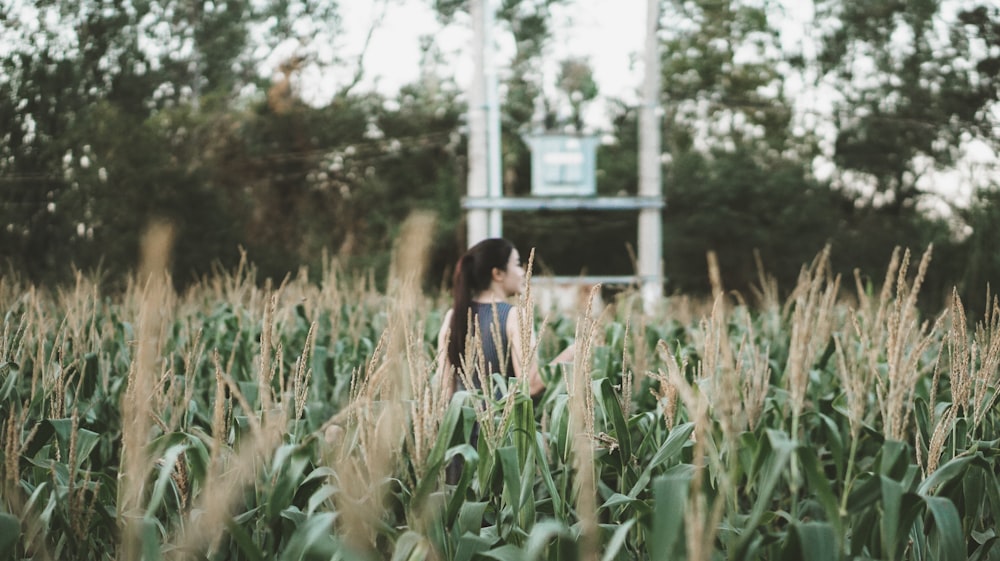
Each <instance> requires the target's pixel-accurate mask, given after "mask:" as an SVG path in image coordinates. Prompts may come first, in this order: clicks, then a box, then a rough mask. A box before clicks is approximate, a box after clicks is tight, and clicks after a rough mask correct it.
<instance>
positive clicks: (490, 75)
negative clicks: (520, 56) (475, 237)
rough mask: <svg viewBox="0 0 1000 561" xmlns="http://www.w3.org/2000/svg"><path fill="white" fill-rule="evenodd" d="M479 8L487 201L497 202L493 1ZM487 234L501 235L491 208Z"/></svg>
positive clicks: (499, 222) (499, 192)
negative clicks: (483, 72) (481, 37)
mask: <svg viewBox="0 0 1000 561" xmlns="http://www.w3.org/2000/svg"><path fill="white" fill-rule="evenodd" d="M484 4H485V5H484V9H483V19H484V21H483V37H484V38H483V44H484V45H485V52H484V56H483V64H484V66H485V67H486V70H485V74H486V80H485V83H486V121H487V124H486V131H487V133H486V145H487V158H486V159H487V162H488V163H487V170H488V171H487V180H488V183H487V185H488V188H487V192H488V193H489V196H490V198H493V199H499V198H500V197H502V196H503V178H502V177H501V169H502V166H501V159H500V158H501V151H500V101H499V99H498V92H497V66H496V60H494V56H493V54H494V51H495V45H494V44H493V27H494V23H493V19H494V18H493V12H494V8H493V2H492V1H491V0H484ZM489 235H490V237H491V238H499V237H502V236H503V212H502V211H501V210H500V209H493V210H491V211H490V213H489Z"/></svg>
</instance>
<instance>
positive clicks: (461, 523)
mask: <svg viewBox="0 0 1000 561" xmlns="http://www.w3.org/2000/svg"><path fill="white" fill-rule="evenodd" d="M488 506H489V503H486V502H465V503H462V508H461V510H459V512H458V519H457V520H456V521H455V526H454V528H453V530H452V531H453V532H454V535H456V536H462V535H465V534H475V535H479V530H480V528H482V524H483V514H484V513H485V512H486V507H488Z"/></svg>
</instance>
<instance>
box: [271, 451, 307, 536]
mask: <svg viewBox="0 0 1000 561" xmlns="http://www.w3.org/2000/svg"><path fill="white" fill-rule="evenodd" d="M310 461H311V458H310V454H308V453H307V450H305V449H304V448H303V447H302V446H301V445H297V444H296V445H291V444H288V445H284V446H281V447H280V448H279V449H278V450H277V451H276V452H275V460H274V462H273V464H272V470H273V477H274V485H273V487H272V488H271V493H270V496H269V497H268V498H267V502H266V503H265V505H266V508H265V516H267V517H268V519H274V518H275V517H277V516H278V515H279V514H280V513H281V511H282V510H284V509H285V508H287V507H288V506H289V505H290V504H291V502H292V498H293V497H294V496H295V492H296V490H298V488H299V485H300V484H301V483H302V480H303V479H304V475H303V472H304V471H305V469H306V467H307V466H308V465H309V462H310Z"/></svg>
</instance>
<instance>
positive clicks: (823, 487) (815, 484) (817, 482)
mask: <svg viewBox="0 0 1000 561" xmlns="http://www.w3.org/2000/svg"><path fill="white" fill-rule="evenodd" d="M798 457H799V462H800V463H801V465H802V471H803V472H804V473H805V476H806V482H807V484H808V486H809V489H810V490H811V491H812V492H813V493H815V495H816V498H817V500H818V501H819V503H820V504H821V505H823V510H824V512H825V513H826V517H827V518H826V520H827V522H830V523H831V524H832V525H833V527H834V529H835V530H836V535H837V536H841V535H843V523H842V521H841V519H840V505H838V504H837V497H836V495H834V494H833V488H832V487H830V481H829V479H827V477H826V474H824V473H823V468H822V467H821V466H820V465H819V460H818V459H817V458H816V454H815V453H814V452H813V451H812V450H811V449H809V448H806V447H803V448H800V449H799V453H798Z"/></svg>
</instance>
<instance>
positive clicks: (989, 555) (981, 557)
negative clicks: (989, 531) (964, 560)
mask: <svg viewBox="0 0 1000 561" xmlns="http://www.w3.org/2000/svg"><path fill="white" fill-rule="evenodd" d="M997 546H1000V538H998V537H997V536H993V537H991V538H988V539H986V540H985V541H984V542H983V543H982V544H981V545H980V546H979V547H977V548H976V550H975V551H974V552H972V556H971V557H969V561H986V560H992V559H995V558H997V557H1000V547H997Z"/></svg>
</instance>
